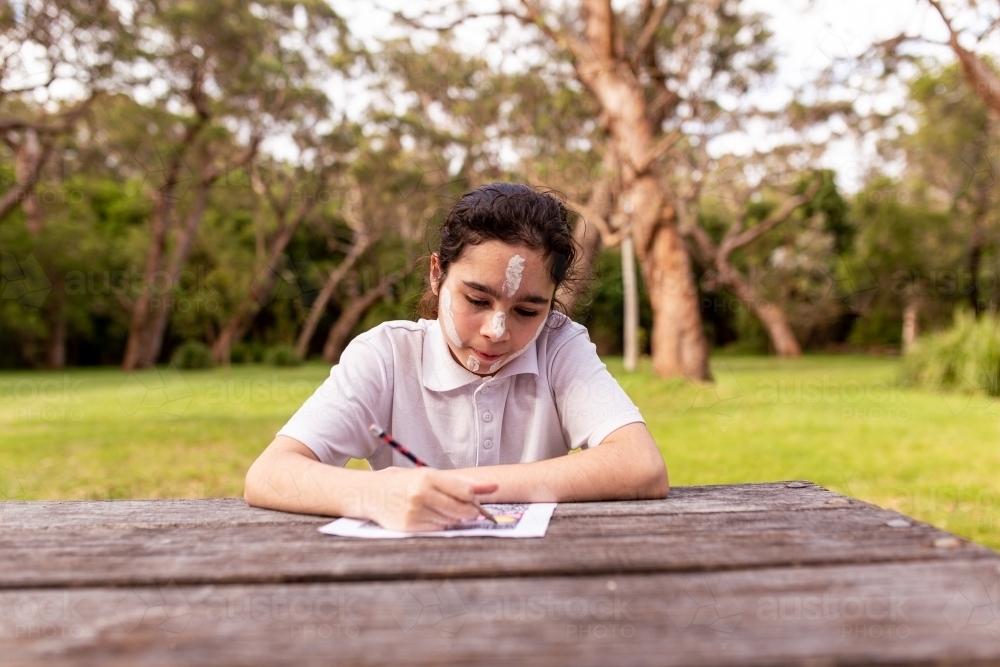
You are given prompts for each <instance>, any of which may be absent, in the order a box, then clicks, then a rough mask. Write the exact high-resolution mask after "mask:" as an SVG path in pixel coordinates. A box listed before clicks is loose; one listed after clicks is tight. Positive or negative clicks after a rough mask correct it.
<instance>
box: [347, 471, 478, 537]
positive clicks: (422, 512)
mask: <svg viewBox="0 0 1000 667" xmlns="http://www.w3.org/2000/svg"><path fill="white" fill-rule="evenodd" d="M374 475H375V476H376V479H377V480H378V481H377V486H378V492H377V494H375V498H377V500H375V502H372V501H371V500H370V501H369V503H370V508H371V509H370V511H369V512H368V515H369V516H368V518H370V519H372V520H373V521H375V522H376V523H378V524H379V525H380V526H382V527H383V528H387V529H389V530H401V531H406V532H417V531H429V530H441V529H443V528H445V527H447V526H450V525H452V524H455V523H458V522H459V521H463V520H468V519H475V518H476V517H477V516H479V510H477V509H476V507H475V506H474V505H473V504H472V503H473V502H474V501H475V500H476V494H477V493H478V494H486V493H492V492H494V491H496V490H497V484H496V483H495V482H477V481H475V480H472V479H469V478H468V477H465V476H463V475H462V474H460V473H458V472H457V471H453V470H436V469H434V468H399V467H391V468H386V469H385V470H379V471H377V472H375V473H374ZM373 500H374V498H373ZM366 504H368V503H366Z"/></svg>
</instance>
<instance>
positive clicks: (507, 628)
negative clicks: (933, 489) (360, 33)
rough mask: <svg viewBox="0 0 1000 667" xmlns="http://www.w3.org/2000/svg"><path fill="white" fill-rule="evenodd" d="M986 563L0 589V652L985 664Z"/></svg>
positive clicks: (181, 661) (76, 661)
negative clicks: (374, 581)
mask: <svg viewBox="0 0 1000 667" xmlns="http://www.w3.org/2000/svg"><path fill="white" fill-rule="evenodd" d="M998 563H1000V560H998V559H996V558H991V559H979V560H973V561H967V560H958V561H951V562H946V563H928V562H921V563H909V564H898V563H893V564H871V565H865V566H833V567H809V568H791V569H760V570H736V571H728V572H715V573H692V574H657V575H616V576H614V577H608V576H600V577H574V578H566V577H564V578H512V579H511V578H507V579H505V578H491V579H474V580H451V581H442V580H437V581H427V580H414V581H401V582H380V583H372V582H369V583H324V584H277V585H257V586H201V587H184V586H180V587H178V586H174V585H164V586H159V587H155V586H154V587H141V586H139V587H134V588H125V589H79V590H73V591H61V590H33V589H26V590H19V591H5V592H0V654H2V655H3V656H4V664H5V665H10V666H14V665H34V664H48V665H61V664H73V665H95V666H99V667H106V666H107V667H112V666H116V665H129V666H132V665H140V666H141V665H189V664H212V665H296V666H300V665H331V664H352V665H384V664H412V665H447V664H480V665H507V664H512V663H515V664H518V665H524V666H530V665H548V664H555V663H558V664H572V665H576V666H580V667H583V666H589V665H608V664H615V665H658V666H670V665H713V666H714V665H740V666H754V665H782V666H792V665H1000V638H998V631H1000V627H998V626H1000V594H998V581H1000V565H998Z"/></svg>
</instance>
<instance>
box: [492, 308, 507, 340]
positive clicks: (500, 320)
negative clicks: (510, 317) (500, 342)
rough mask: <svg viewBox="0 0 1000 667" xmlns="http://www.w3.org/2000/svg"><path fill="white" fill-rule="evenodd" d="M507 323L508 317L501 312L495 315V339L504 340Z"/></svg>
mask: <svg viewBox="0 0 1000 667" xmlns="http://www.w3.org/2000/svg"><path fill="white" fill-rule="evenodd" d="M506 323H507V315H506V314H505V313H502V312H500V311H499V310H498V311H497V312H496V313H494V314H493V337H494V338H503V334H504V331H505V329H504V325H505V324H506Z"/></svg>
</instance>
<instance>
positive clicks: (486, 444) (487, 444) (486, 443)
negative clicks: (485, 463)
mask: <svg viewBox="0 0 1000 667" xmlns="http://www.w3.org/2000/svg"><path fill="white" fill-rule="evenodd" d="M492 446H493V441H492V440H490V439H489V438H486V440H484V441H483V447H485V448H486V449H489V448H490V447H492Z"/></svg>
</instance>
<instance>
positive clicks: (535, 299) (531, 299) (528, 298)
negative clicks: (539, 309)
mask: <svg viewBox="0 0 1000 667" xmlns="http://www.w3.org/2000/svg"><path fill="white" fill-rule="evenodd" d="M462 284H464V285H465V286H466V287H468V288H469V289H474V290H476V291H477V292H484V293H486V294H489V295H490V296H491V297H493V298H494V299H499V298H500V295H499V294H497V291H496V290H495V289H493V288H492V287H490V286H489V285H482V284H480V283H474V282H471V281H469V280H463V281H462ZM517 302H518V303H537V304H538V305H540V306H544V305H547V304H548V303H549V300H548V299H546V298H545V297H544V296H538V295H537V294H527V295H525V296H524V297H522V298H520V299H518V300H517Z"/></svg>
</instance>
